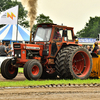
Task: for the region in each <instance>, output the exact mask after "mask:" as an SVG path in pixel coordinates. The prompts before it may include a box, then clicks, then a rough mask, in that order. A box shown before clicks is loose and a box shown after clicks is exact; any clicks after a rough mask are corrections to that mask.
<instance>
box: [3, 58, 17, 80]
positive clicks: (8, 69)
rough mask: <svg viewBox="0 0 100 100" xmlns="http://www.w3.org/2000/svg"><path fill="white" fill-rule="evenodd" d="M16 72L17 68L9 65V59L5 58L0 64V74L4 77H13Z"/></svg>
mask: <svg viewBox="0 0 100 100" xmlns="http://www.w3.org/2000/svg"><path fill="white" fill-rule="evenodd" d="M17 73H18V68H15V67H13V66H12V65H11V60H10V59H6V60H4V61H3V62H2V64H1V74H2V76H3V77H4V78H6V79H13V78H15V77H16V75H17Z"/></svg>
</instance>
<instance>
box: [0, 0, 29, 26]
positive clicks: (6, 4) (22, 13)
mask: <svg viewBox="0 0 100 100" xmlns="http://www.w3.org/2000/svg"><path fill="white" fill-rule="evenodd" d="M16 5H19V11H18V24H20V25H22V26H24V27H26V28H28V27H29V22H28V21H27V20H26V17H27V13H28V12H27V11H26V10H25V9H24V7H23V6H22V4H21V2H18V1H17V0H15V1H12V0H0V13H1V12H3V11H5V10H7V9H9V8H11V7H14V6H16Z"/></svg>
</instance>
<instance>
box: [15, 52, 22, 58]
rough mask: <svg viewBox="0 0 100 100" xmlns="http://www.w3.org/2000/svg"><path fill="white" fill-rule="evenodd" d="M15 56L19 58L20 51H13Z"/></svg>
mask: <svg viewBox="0 0 100 100" xmlns="http://www.w3.org/2000/svg"><path fill="white" fill-rule="evenodd" d="M14 52H15V56H16V57H18V58H21V50H14Z"/></svg>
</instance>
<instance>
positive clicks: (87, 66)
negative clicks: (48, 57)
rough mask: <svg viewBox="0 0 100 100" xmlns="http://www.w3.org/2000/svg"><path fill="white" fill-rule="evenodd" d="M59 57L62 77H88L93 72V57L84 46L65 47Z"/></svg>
mask: <svg viewBox="0 0 100 100" xmlns="http://www.w3.org/2000/svg"><path fill="white" fill-rule="evenodd" d="M57 59H58V60H57V62H58V69H59V73H60V77H61V78H64V79H68V78H70V79H71V78H75V79H86V78H88V77H89V75H90V73H91V70H92V57H91V55H90V53H89V52H88V50H87V49H86V48H84V47H80V46H70V47H65V48H63V49H62V50H61V51H60V52H59V54H58V56H57Z"/></svg>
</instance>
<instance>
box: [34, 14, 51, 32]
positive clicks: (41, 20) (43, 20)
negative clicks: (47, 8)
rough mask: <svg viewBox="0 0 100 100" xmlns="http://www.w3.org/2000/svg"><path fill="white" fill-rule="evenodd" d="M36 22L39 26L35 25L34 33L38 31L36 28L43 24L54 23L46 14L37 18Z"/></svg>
mask: <svg viewBox="0 0 100 100" xmlns="http://www.w3.org/2000/svg"><path fill="white" fill-rule="evenodd" d="M36 22H37V24H35V25H34V26H33V29H32V30H34V31H36V28H37V25H38V24H41V23H53V21H52V20H51V19H50V17H49V16H45V15H44V14H40V15H39V16H37V18H36Z"/></svg>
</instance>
